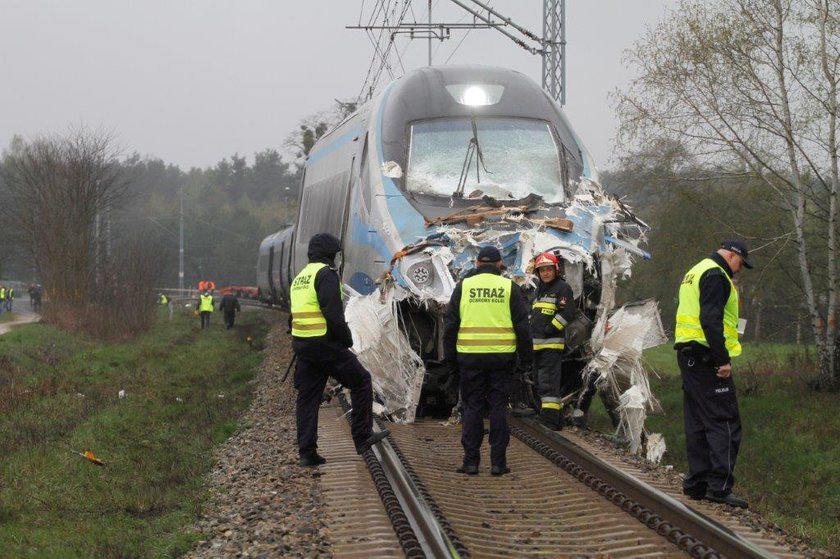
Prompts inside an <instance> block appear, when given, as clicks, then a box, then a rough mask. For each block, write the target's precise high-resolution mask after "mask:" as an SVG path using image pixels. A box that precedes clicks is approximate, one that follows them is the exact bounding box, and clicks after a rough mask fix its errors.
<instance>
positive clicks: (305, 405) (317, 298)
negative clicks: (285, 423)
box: [290, 233, 391, 466]
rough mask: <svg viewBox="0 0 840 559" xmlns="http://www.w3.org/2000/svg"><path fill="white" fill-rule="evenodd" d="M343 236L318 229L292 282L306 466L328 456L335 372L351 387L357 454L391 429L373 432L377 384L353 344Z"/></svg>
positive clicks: (299, 409)
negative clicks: (321, 431)
mask: <svg viewBox="0 0 840 559" xmlns="http://www.w3.org/2000/svg"><path fill="white" fill-rule="evenodd" d="M339 251H341V244H340V243H339V241H338V239H336V238H335V237H334V236H333V235H330V234H329V233H318V234H316V235H313V237H312V238H311V239H310V240H309V248H308V251H307V257H308V258H309V264H307V265H306V266H305V267H304V268H303V270H301V271H300V273H299V274H298V275H297V276H296V277H295V279H294V280H293V281H292V285H291V288H290V298H291V307H292V308H291V310H292V316H291V326H292V349H293V350H294V352H295V356H296V358H297V367H296V368H295V388H296V389H297V391H298V393H297V399H296V405H295V416H296V420H297V442H298V453H299V456H300V465H301V466H318V465H320V464H323V463H325V462H326V459H325V458H324V457H323V456H321V455H320V454H318V408H319V406H320V405H321V401H322V398H323V394H324V388H325V387H326V385H327V380H328V379H329V377H330V376H332V377H333V378H335V379H336V380H337V381H338V382H340V383H341V384H342V385H344V386H345V387H346V388H349V389H350V398H351V400H352V402H353V409H352V411H351V412H350V431H351V433H352V435H353V442H354V443H355V446H356V452H357V453H358V454H364V453H365V452H367V451H368V450H369V449H370V447H371V446H373V445H374V444H376V443H378V442H380V441H381V440H382V439H384V438H385V437H387V436H388V435H389V434H390V433H391V432H390V431H389V430H388V429H383V430H381V431H378V432H376V433H374V432H373V386H372V384H371V379H370V372H368V370H367V369H365V367H364V366H363V365H362V364H361V363H360V362H359V360H358V359H357V358H356V356H355V355H354V354H353V352H351V351H350V349H349V348H351V347H353V336H352V334H351V333H350V327H349V326H347V321H346V320H345V318H344V305H343V302H342V300H341V279H340V278H339V276H338V273H337V272H336V267H335V256H336V254H338V253H339Z"/></svg>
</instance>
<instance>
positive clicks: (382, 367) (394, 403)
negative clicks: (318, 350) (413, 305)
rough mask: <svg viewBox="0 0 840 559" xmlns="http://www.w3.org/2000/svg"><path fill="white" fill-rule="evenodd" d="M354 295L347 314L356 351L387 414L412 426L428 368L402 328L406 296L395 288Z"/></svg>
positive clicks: (349, 302)
mask: <svg viewBox="0 0 840 559" xmlns="http://www.w3.org/2000/svg"><path fill="white" fill-rule="evenodd" d="M344 289H345V292H349V293H350V299H349V301H348V303H347V308H346V310H345V315H346V318H347V323H348V324H349V326H350V330H351V332H352V333H353V351H355V353H356V355H357V356H358V358H359V361H361V362H362V364H363V365H364V366H365V367H366V368H367V369H368V370H369V371H370V373H371V377H372V381H373V389H374V392H376V394H377V395H378V396H379V399H380V400H381V402H382V405H383V406H384V413H385V414H387V415H389V416H391V418H392V419H393V420H394V421H396V422H398V423H412V422H413V421H414V415H415V413H416V409H417V403H418V400H419V398H420V388H421V387H422V385H423V375H424V374H425V372H426V368H425V367H424V366H423V361H422V360H421V359H420V357H419V356H418V355H417V353H416V352H414V351H413V350H412V349H411V345H410V343H409V341H408V338H407V337H406V335H405V333H404V332H403V331H402V330H401V329H400V327H399V320H398V317H397V312H398V308H397V305H396V302H397V301H398V300H399V299H400V298H401V297H402V296H405V293H401V291H402V290H401V289H399V288H398V287H394V286H393V285H391V286H390V287H389V288H387V289H385V290H384V291H383V292H382V293H379V292H374V293H372V294H370V295H364V296H363V295H359V294H358V293H356V292H354V291H352V289H351V288H349V287H347V286H345V287H344Z"/></svg>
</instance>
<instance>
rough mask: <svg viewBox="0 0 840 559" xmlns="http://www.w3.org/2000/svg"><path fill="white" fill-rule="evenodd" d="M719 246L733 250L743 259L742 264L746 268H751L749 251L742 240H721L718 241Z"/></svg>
mask: <svg viewBox="0 0 840 559" xmlns="http://www.w3.org/2000/svg"><path fill="white" fill-rule="evenodd" d="M720 248H722V249H725V250H728V251H731V252H734V253H735V254H738V255H740V256H741V259H742V260H743V261H744V266H746V267H747V268H750V269H751V268H752V267H753V265H752V262H750V257H749V251H748V250H747V243H745V242H744V241H723V242H722V243H720Z"/></svg>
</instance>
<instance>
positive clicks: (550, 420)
mask: <svg viewBox="0 0 840 559" xmlns="http://www.w3.org/2000/svg"><path fill="white" fill-rule="evenodd" d="M540 423H542V424H543V425H545V426H546V427H548V428H549V429H551V430H553V431H559V430H561V429H562V428H563V417H562V415H561V413H560V410H554V409H550V408H543V409H542V410H540Z"/></svg>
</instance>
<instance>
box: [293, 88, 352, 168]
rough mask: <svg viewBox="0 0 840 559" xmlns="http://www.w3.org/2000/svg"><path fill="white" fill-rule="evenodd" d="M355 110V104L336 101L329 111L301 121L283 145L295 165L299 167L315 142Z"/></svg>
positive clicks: (320, 112) (312, 115)
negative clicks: (290, 153)
mask: <svg viewBox="0 0 840 559" xmlns="http://www.w3.org/2000/svg"><path fill="white" fill-rule="evenodd" d="M356 108H357V106H356V103H355V102H352V101H340V100H338V99H336V100H335V105H334V106H333V107H332V108H331V109H329V110H326V111H319V112H317V113H314V114H311V115H309V116H307V117H305V118H304V119H303V120H301V121H300V124H299V125H298V129H297V130H295V131H294V132H292V133H291V134H289V136H288V137H287V138H286V141H285V142H284V143H283V145H284V146H285V147H286V148H288V149H289V150H290V151H291V152H292V153H293V154H294V156H295V158H296V163H297V164H298V165H299V166H300V165H301V164H302V162H303V160H304V159H305V158H306V157H307V156H308V155H309V152H310V151H311V150H312V147H313V146H314V145H315V142H317V141H318V139H320V138H321V136H323V135H324V134H326V133H327V132H329V131H330V130H331V129H332V128H333V127H335V126H336V125H338V124H339V123H340V122H341V121H342V120H344V119H345V118H347V117H348V116H350V115H351V114H353V113H354V112H355V111H356Z"/></svg>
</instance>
